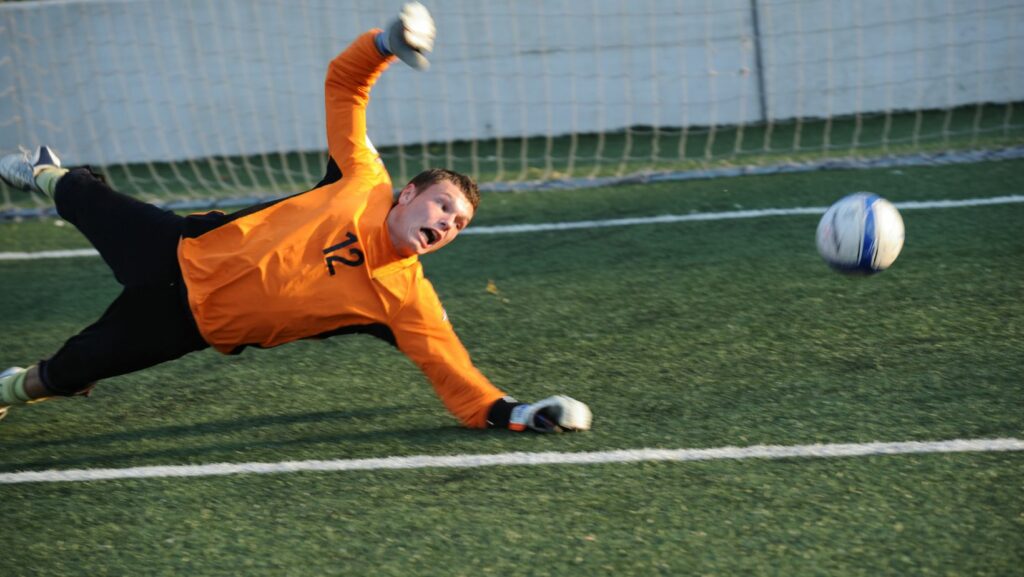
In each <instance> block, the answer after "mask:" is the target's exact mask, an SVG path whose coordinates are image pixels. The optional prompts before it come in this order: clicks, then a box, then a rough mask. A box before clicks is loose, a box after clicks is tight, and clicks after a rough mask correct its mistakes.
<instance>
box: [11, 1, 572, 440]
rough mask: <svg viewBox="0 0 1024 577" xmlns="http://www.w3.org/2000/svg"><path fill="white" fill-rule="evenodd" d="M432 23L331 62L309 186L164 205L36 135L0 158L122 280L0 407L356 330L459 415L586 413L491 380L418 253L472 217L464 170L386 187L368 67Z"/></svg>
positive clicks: (423, 46)
mask: <svg viewBox="0 0 1024 577" xmlns="http://www.w3.org/2000/svg"><path fill="white" fill-rule="evenodd" d="M434 37H435V27H434V21H433V19H432V18H431V16H430V14H429V12H428V11H427V10H426V8H424V7H423V6H422V5H420V4H417V3H412V4H407V5H406V6H405V7H404V8H403V10H402V12H401V14H400V15H399V18H398V19H396V20H395V22H394V23H392V24H391V25H390V26H389V28H388V29H387V30H386V31H382V30H371V31H369V32H366V33H364V34H362V35H361V36H359V37H358V38H357V39H356V40H355V41H354V42H353V43H352V44H351V45H350V46H349V47H348V48H347V49H345V50H344V51H343V52H342V53H341V54H339V55H338V56H337V57H336V58H334V60H333V61H331V63H330V65H329V67H328V70H327V79H326V81H325V101H326V110H327V142H328V148H329V152H330V163H329V166H328V174H327V177H325V179H324V180H323V181H322V182H320V183H319V184H318V185H317V186H316V187H315V188H313V189H312V190H309V191H306V192H302V193H299V194H295V195H293V196H289V197H287V198H284V199H281V200H277V201H273V202H269V203H265V204H261V205H257V206H252V207H249V208H247V209H244V210H241V211H239V212H235V213H232V214H224V213H222V212H217V211H214V212H209V213H205V214H198V215H191V216H187V217H183V216H179V215H176V214H174V213H172V212H169V211H164V210H162V209H159V208H157V207H155V206H153V205H150V204H147V203H143V202H140V201H138V200H135V199H133V198H131V197H129V196H126V195H123V194H120V193H118V192H116V191H114V190H112V189H111V188H110V187H109V186H107V185H106V184H105V182H103V180H102V179H101V178H99V177H97V176H96V175H95V174H94V173H92V172H91V171H90V170H89V169H87V168H77V169H72V170H67V169H65V168H62V167H61V165H60V161H59V159H58V158H57V156H56V155H55V154H53V152H52V151H51V150H50V149H49V148H47V147H45V146H44V147H40V148H38V149H36V150H35V152H34V153H33V154H31V155H29V154H28V153H21V154H11V155H8V156H5V157H3V158H2V159H0V176H2V177H3V179H4V180H5V181H6V182H7V183H8V184H10V185H11V186H15V187H18V188H22V189H25V190H30V191H36V192H41V193H45V194H47V195H49V196H50V197H52V199H53V202H54V204H55V205H56V208H57V212H58V214H60V216H61V217H62V218H64V219H65V220H67V221H68V222H70V223H72V224H74V225H75V226H76V227H77V228H78V229H79V230H80V231H81V232H82V233H83V234H84V235H85V236H86V238H88V239H89V241H90V242H91V243H92V244H93V246H94V247H95V248H96V249H97V251H98V252H99V253H100V256H101V257H102V258H103V259H104V261H105V262H106V263H107V264H108V265H109V267H110V268H111V270H112V271H113V273H114V276H115V278H116V279H117V280H118V282H119V283H120V284H121V285H123V287H124V288H123V291H122V292H121V294H120V295H119V296H118V297H117V298H116V299H115V300H114V302H113V303H112V304H111V305H110V306H109V308H108V309H107V310H106V312H105V313H104V314H103V315H102V317H101V318H100V319H99V320H98V321H96V322H95V323H94V324H92V325H90V326H89V327H87V328H85V329H84V330H82V332H80V333H78V334H77V335H75V336H73V337H71V338H70V339H68V340H67V342H65V343H64V345H63V346H62V347H61V348H60V349H59V350H58V351H57V352H56V353H55V354H54V355H53V356H51V357H50V358H48V359H45V360H42V361H40V362H39V363H38V364H36V365H32V366H30V367H28V368H18V367H12V368H10V369H8V370H7V371H4V372H3V373H0V416H3V415H5V414H6V413H7V411H8V409H9V408H10V407H12V406H17V405H24V404H27V403H32V402H37V401H40V400H43V399H47V398H53V397H69V396H74V395H79V394H82V393H84V392H87V391H88V390H90V389H91V387H92V386H93V385H94V384H95V383H96V382H97V381H99V380H101V379H104V378H108V377H113V376H116V375H123V374H127V373H131V372H134V371H138V370H141V369H145V368H147V367H151V366H154V365H157V364H159V363H163V362H165V361H169V360H173V359H177V358H180V357H182V356H184V355H186V354H188V353H191V352H194V351H198V350H202V349H205V348H207V347H211V346H212V347H213V348H215V349H216V350H218V351H220V352H221V353H225V354H236V353H240V352H241V351H242V349H244V348H245V347H248V346H257V347H274V346H278V345H281V344H284V343H287V342H291V341H294V340H297V339H306V338H323V337H328V336H334V335H341V334H350V333H368V334H371V335H374V336H377V337H379V338H382V339H384V340H386V341H388V342H390V343H391V344H392V345H394V346H396V347H397V348H398V349H399V350H401V351H402V352H403V353H404V354H405V355H407V356H408V357H409V358H410V359H412V361H413V362H415V364H416V365H417V366H419V368H420V369H421V370H422V371H423V372H424V373H425V375H426V376H427V378H428V379H429V380H430V382H431V383H432V385H433V387H434V389H435V391H436V393H437V394H438V396H439V397H440V398H441V400H442V402H443V403H444V405H445V407H446V408H447V409H448V410H449V411H450V412H451V413H452V414H453V415H454V416H455V417H457V418H458V419H459V421H461V422H462V423H463V424H464V425H465V426H467V427H471V428H485V427H492V428H508V429H512V430H535V431H540V432H558V431H563V430H582V429H588V428H589V427H590V423H591V413H590V409H589V408H588V407H587V406H586V405H585V404H583V403H581V402H579V401H576V400H574V399H571V398H569V397H565V396H553V397H550V398H547V399H545V400H543V401H540V402H537V403H520V402H518V401H516V400H515V399H513V398H512V397H510V396H508V395H507V394H506V393H505V392H503V391H502V390H499V389H498V388H497V387H495V386H494V385H493V384H492V383H491V382H490V381H488V379H487V378H486V377H484V375H483V374H481V373H480V371H479V370H477V369H476V367H474V366H473V364H472V362H471V361H470V358H469V354H468V353H467V352H466V350H465V348H464V347H463V345H462V344H461V342H460V341H459V339H458V337H457V336H456V334H455V332H454V330H453V328H452V326H451V324H450V323H449V321H448V318H447V316H446V314H445V311H444V309H443V308H442V307H441V303H440V301H439V300H438V297H437V294H436V293H435V292H434V289H433V287H432V286H431V284H430V282H429V281H428V280H427V279H426V278H425V277H424V275H423V268H422V266H421V264H420V262H419V260H418V259H419V255H422V254H426V253H430V252H433V251H436V250H438V249H440V248H441V247H443V246H445V245H447V244H448V243H450V242H451V241H452V240H454V239H455V237H457V236H458V235H459V233H460V232H461V231H462V230H463V229H465V227H466V226H468V225H469V223H470V221H471V220H472V219H473V216H474V214H475V212H476V209H477V206H478V204H479V201H480V194H479V191H478V190H477V186H476V184H475V183H474V182H473V181H472V180H471V179H470V178H469V177H467V176H464V175H462V174H459V173H456V172H452V171H449V170H444V169H434V170H428V171H426V172H423V173H421V174H419V175H417V176H416V177H414V178H413V179H412V180H411V181H410V182H409V183H408V184H406V185H405V186H404V187H403V188H402V189H401V190H400V191H399V192H398V193H397V195H396V194H395V193H394V190H393V187H392V184H391V179H390V177H389V176H388V173H387V171H386V170H385V168H384V165H383V163H382V162H381V159H380V157H379V156H378V154H377V152H376V150H374V148H373V146H372V145H371V144H370V142H369V140H368V139H367V135H366V107H367V104H368V102H369V95H370V89H371V88H372V87H373V85H374V83H375V82H376V80H377V78H378V77H379V76H380V74H381V73H382V72H384V70H385V69H386V68H387V67H388V65H389V64H390V63H391V62H392V61H393V60H394V59H395V57H397V58H399V59H401V60H403V61H404V62H406V63H407V64H409V65H410V66H412V67H414V68H416V69H420V70H422V69H425V68H426V67H427V66H428V61H427V59H426V56H425V54H426V53H428V52H430V51H431V50H432V48H433V43H434Z"/></svg>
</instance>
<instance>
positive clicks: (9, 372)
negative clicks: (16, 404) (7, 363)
mask: <svg viewBox="0 0 1024 577" xmlns="http://www.w3.org/2000/svg"><path fill="white" fill-rule="evenodd" d="M24 370H25V369H23V368H21V367H11V368H9V369H6V370H4V372H2V373H0V381H3V380H4V379H6V378H9V377H13V376H14V375H17V374H18V373H20V372H22V371H24ZM9 406H10V405H4V404H0V419H3V418H4V417H6V416H7V408H8V407H9Z"/></svg>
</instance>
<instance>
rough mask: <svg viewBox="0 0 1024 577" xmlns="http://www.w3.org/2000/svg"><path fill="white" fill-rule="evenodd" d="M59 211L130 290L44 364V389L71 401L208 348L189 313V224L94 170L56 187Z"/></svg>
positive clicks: (76, 172) (67, 177) (74, 174)
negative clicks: (184, 246)
mask: <svg viewBox="0 0 1024 577" xmlns="http://www.w3.org/2000/svg"><path fill="white" fill-rule="evenodd" d="M54 202H55V203H56V205H57V212H58V214H60V216H61V217H62V218H64V220H66V221H68V222H70V223H72V224H74V225H75V226H76V227H77V228H78V230H80V231H81V232H82V234H84V235H85V237H86V238H88V239H89V242H91V243H92V245H93V246H94V247H96V250H97V251H99V253H100V256H101V257H103V260H104V261H105V262H106V263H107V265H109V266H110V269H111V270H112V271H113V272H114V277H115V278H116V279H117V281H118V282H119V283H121V285H123V286H124V290H123V291H122V292H121V294H120V296H118V297H117V299H115V300H114V302H113V303H112V304H111V305H110V307H109V308H108V309H107V310H106V312H105V313H103V316H102V317H100V319H99V320H98V321H96V322H95V323H93V324H92V325H90V326H89V327H86V328H85V330H83V331H82V332H80V333H78V334H77V335H75V336H73V337H71V338H70V339H68V341H67V342H66V343H64V346H63V347H61V349H60V350H59V351H57V353H56V354H54V355H53V356H52V357H50V358H49V359H47V360H44V361H42V362H41V363H40V366H39V369H40V376H41V377H42V380H43V384H44V385H45V386H46V388H47V389H49V390H50V392H52V393H53V394H55V395H64V396H70V395H74V394H75V393H77V392H80V391H82V390H83V389H85V388H87V387H88V386H89V385H90V384H92V383H93V382H95V381H97V380H99V379H103V378H106V377H113V376H117V375H123V374H126V373H131V372H134V371H137V370H140V369H144V368H147V367H151V366H153V365H156V364H159V363H162V362H164V361H169V360H172V359H177V358H179V357H181V356H183V355H185V354H188V353H190V352H192V351H198V350H201V349H205V348H206V347H207V346H209V345H208V344H207V343H206V342H205V341H204V340H203V338H202V336H200V334H199V330H198V329H197V328H196V324H195V320H194V319H193V318H192V314H191V312H190V311H189V308H188V302H187V296H186V293H185V290H184V287H183V286H182V280H181V267H180V265H179V264H178V254H177V249H178V241H179V239H180V238H181V235H182V231H183V227H184V223H185V219H184V218H183V217H181V216H178V215H176V214H174V213H172V212H170V211H165V210H161V209H159V208H157V207H155V206H153V205H151V204H147V203H144V202H140V201H138V200H135V199H134V198H131V197H129V196H125V195H123V194H120V193H118V192H116V191H114V190H113V189H111V188H110V187H109V186H107V185H106V183H104V182H103V181H101V180H100V179H98V178H97V177H96V176H95V175H93V173H92V172H91V171H89V170H88V169H75V170H72V171H71V172H69V173H68V174H66V175H65V176H64V177H63V178H61V179H60V181H59V182H58V183H57V188H56V191H55V192H54Z"/></svg>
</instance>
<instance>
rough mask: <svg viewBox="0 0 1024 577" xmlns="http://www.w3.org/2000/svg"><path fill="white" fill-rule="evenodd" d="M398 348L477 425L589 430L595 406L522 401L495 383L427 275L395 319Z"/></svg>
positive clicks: (559, 399) (451, 406) (448, 403)
mask: <svg viewBox="0 0 1024 577" xmlns="http://www.w3.org/2000/svg"><path fill="white" fill-rule="evenodd" d="M392 332H393V333H394V335H395V339H396V341H397V345H398V348H399V349H400V350H401V351H402V352H403V353H405V354H406V355H407V356H408V357H409V358H410V359H412V361H413V362H414V363H416V365H417V366H419V367H420V369H421V370H422V371H423V372H424V374H426V376H427V378H428V379H429V380H430V382H431V384H433V386H434V391H435V392H436V393H437V395H438V396H439V397H440V398H441V401H442V402H443V403H444V405H445V407H446V408H447V409H448V411H449V412H451V413H452V414H454V415H455V416H456V417H457V418H458V419H459V420H460V421H462V423H463V424H465V425H466V426H467V427H472V428H479V429H482V428H488V427H489V428H508V429H511V430H513V431H525V430H533V431H538V432H542V433H555V432H562V431H577V430H586V429H589V428H590V423H591V413H590V408H589V407H587V406H586V405H585V404H583V403H581V402H579V401H577V400H575V399H572V398H570V397H566V396H562V395H557V396H554V397H549V398H547V399H544V400H543V401H540V402H537V403H532V404H531V403H521V402H519V401H517V400H515V399H513V398H512V397H510V396H508V395H506V394H505V393H504V392H502V391H501V390H499V389H498V388H497V387H495V386H494V385H493V384H491V382H490V381H489V380H488V379H487V377H485V376H484V375H483V374H482V373H481V372H480V371H479V370H478V369H477V368H476V367H475V366H474V365H473V363H472V361H471V360H470V358H469V353H468V352H467V351H466V349H465V347H464V346H463V345H462V342H461V341H460V340H459V338H458V336H456V334H455V330H454V329H453V328H452V326H451V323H449V322H448V319H447V315H446V314H445V312H444V309H443V308H442V307H441V303H440V301H439V300H438V298H437V294H436V293H435V292H434V289H433V287H432V286H431V285H430V283H429V282H428V281H427V280H426V279H423V278H420V282H419V283H417V289H415V293H414V294H413V295H412V298H410V301H409V302H407V303H406V304H405V305H404V306H403V307H402V310H401V311H400V312H399V314H398V315H397V316H396V317H395V318H394V319H393V321H392Z"/></svg>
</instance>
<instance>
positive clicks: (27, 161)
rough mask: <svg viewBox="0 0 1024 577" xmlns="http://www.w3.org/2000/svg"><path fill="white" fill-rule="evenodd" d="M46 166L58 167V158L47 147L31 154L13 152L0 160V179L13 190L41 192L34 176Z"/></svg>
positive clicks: (41, 147)
mask: <svg viewBox="0 0 1024 577" xmlns="http://www.w3.org/2000/svg"><path fill="white" fill-rule="evenodd" d="M47 166H55V167H60V158H57V155H56V154H54V152H53V151H52V150H50V147H48V146H40V147H39V148H37V149H35V151H34V152H33V153H32V154H29V153H28V152H26V151H24V150H23V151H21V152H15V153H13V154H8V155H7V156H4V157H2V158H0V179H3V181H4V182H6V183H7V184H8V185H10V186H12V187H14V188H19V189H21V190H28V191H31V192H42V190H40V189H39V185H37V184H36V174H37V173H38V172H39V170H40V169H42V168H45V167H47Z"/></svg>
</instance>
